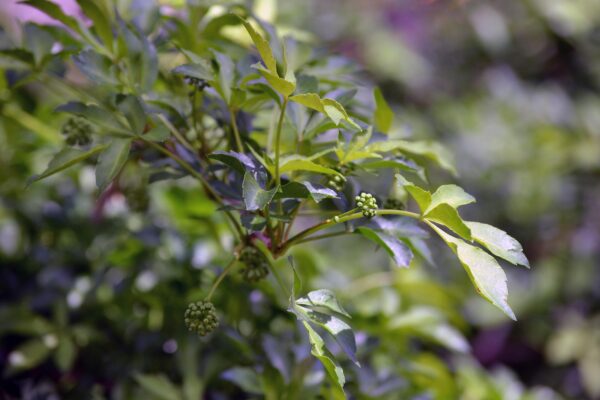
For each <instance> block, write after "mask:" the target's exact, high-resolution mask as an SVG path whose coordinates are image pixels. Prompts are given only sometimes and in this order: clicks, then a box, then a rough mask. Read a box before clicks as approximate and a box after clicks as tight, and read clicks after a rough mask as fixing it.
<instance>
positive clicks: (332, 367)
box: [302, 321, 346, 398]
mask: <svg viewBox="0 0 600 400" xmlns="http://www.w3.org/2000/svg"><path fill="white" fill-rule="evenodd" d="M302 324H303V325H304V327H305V328H306V330H307V331H308V340H309V341H310V344H311V354H312V355H313V356H315V357H317V358H318V359H319V361H321V363H322V364H323V366H324V367H325V371H326V372H327V376H328V377H329V379H330V381H331V382H332V383H333V384H334V386H333V388H334V390H335V392H336V395H338V396H342V397H343V398H345V394H344V384H345V383H346V377H345V376H344V370H343V369H342V367H341V366H340V364H339V363H338V362H337V360H336V359H335V357H334V356H333V354H331V352H330V351H329V350H327V348H326V347H325V342H324V341H323V338H322V337H321V336H319V334H318V333H317V332H316V331H315V330H314V329H313V328H312V327H311V326H310V324H309V323H308V322H306V321H302Z"/></svg>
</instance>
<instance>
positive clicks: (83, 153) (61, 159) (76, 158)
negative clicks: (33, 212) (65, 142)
mask: <svg viewBox="0 0 600 400" xmlns="http://www.w3.org/2000/svg"><path fill="white" fill-rule="evenodd" d="M106 147H107V145H105V144H103V145H98V146H96V147H93V148H91V149H89V150H80V149H74V148H72V147H65V148H64V149H62V150H61V151H59V152H58V153H57V154H56V155H55V156H54V157H53V158H52V160H50V163H49V164H48V167H47V168H46V170H45V171H44V172H42V173H41V174H40V175H34V176H32V177H31V178H29V179H28V180H27V184H31V183H33V182H37V181H39V180H41V179H44V178H47V177H49V176H51V175H54V174H56V173H58V172H60V171H63V170H65V169H67V168H69V167H70V166H72V165H75V164H77V163H80V162H82V161H84V160H86V159H88V158H90V157H91V156H93V155H94V154H96V153H99V152H101V151H102V150H104V149H105V148H106Z"/></svg>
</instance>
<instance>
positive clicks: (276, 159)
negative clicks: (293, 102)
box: [275, 97, 288, 186]
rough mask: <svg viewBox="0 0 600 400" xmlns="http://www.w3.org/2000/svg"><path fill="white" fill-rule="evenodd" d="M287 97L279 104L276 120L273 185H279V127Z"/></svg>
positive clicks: (281, 123) (281, 122)
mask: <svg viewBox="0 0 600 400" xmlns="http://www.w3.org/2000/svg"><path fill="white" fill-rule="evenodd" d="M287 102H288V99H287V97H284V98H283V104H281V113H280V114H279V121H278V122H277V130H276V131H275V185H276V186H279V185H281V176H280V175H279V159H280V156H281V128H282V127H283V119H284V118H285V109H286V107H287Z"/></svg>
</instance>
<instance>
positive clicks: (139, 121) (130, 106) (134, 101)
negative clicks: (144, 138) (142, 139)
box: [118, 95, 146, 135]
mask: <svg viewBox="0 0 600 400" xmlns="http://www.w3.org/2000/svg"><path fill="white" fill-rule="evenodd" d="M118 107H119V110H120V111H121V112H122V113H123V115H125V118H127V122H128V123H129V127H130V128H131V130H132V131H133V133H134V134H136V135H141V134H142V133H143V132H144V129H145V127H146V113H145V112H144V107H143V106H142V103H141V102H140V100H139V99H138V98H137V97H136V96H133V95H127V96H125V97H124V98H123V99H122V100H121V101H120V102H119V106H118Z"/></svg>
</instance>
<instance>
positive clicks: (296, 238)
mask: <svg viewBox="0 0 600 400" xmlns="http://www.w3.org/2000/svg"><path fill="white" fill-rule="evenodd" d="M377 215H402V216H405V217H410V218H414V219H418V220H422V218H421V215H420V214H417V213H414V212H410V211H404V210H377ZM362 217H363V214H362V212H357V213H354V214H350V215H346V216H343V217H337V218H332V219H326V220H325V221H323V222H320V223H318V224H316V225H313V226H311V227H310V228H307V229H305V230H303V231H302V232H299V233H298V234H296V235H295V236H293V237H291V238H290V239H289V240H287V241H285V242H284V243H282V245H281V246H280V247H279V248H278V249H277V252H276V256H281V255H283V254H285V252H286V251H287V250H288V249H289V248H290V247H291V246H293V245H294V244H297V243H298V242H299V241H300V240H302V239H304V238H306V237H307V236H309V235H311V234H313V233H316V232H319V231H321V230H323V229H327V228H329V227H332V226H334V225H337V224H341V223H343V222H347V221H351V220H354V219H359V218H362Z"/></svg>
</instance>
